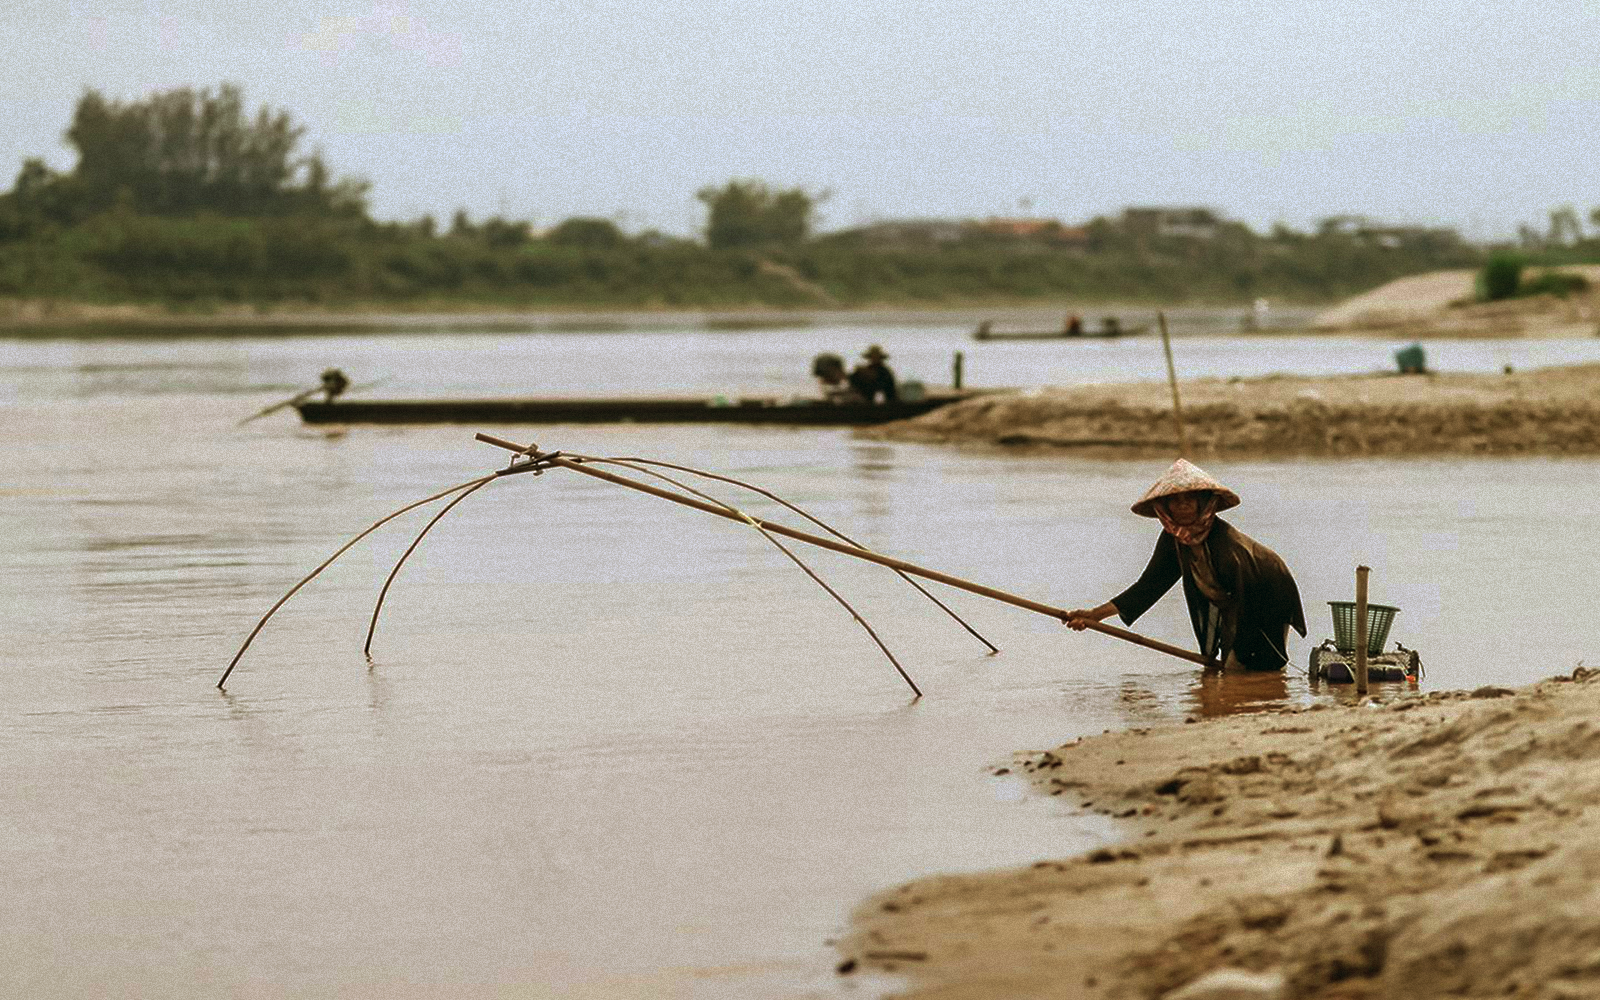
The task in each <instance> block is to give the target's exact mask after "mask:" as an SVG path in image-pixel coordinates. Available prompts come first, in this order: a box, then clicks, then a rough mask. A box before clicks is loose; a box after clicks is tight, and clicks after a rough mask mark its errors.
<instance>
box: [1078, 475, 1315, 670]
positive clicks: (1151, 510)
mask: <svg viewBox="0 0 1600 1000" xmlns="http://www.w3.org/2000/svg"><path fill="white" fill-rule="evenodd" d="M1238 505H1239V495H1238V494H1237V493H1235V492H1233V491H1232V490H1230V489H1228V488H1227V487H1226V486H1223V485H1222V484H1221V483H1219V482H1217V481H1216V480H1215V479H1213V478H1212V477H1211V476H1210V475H1209V474H1207V473H1206V472H1205V471H1203V470H1202V469H1200V468H1199V467H1198V466H1196V465H1193V464H1191V463H1189V462H1188V461H1185V460H1184V459H1181V458H1180V459H1178V460H1177V461H1176V462H1174V463H1173V464H1172V467H1171V468H1170V469H1168V470H1167V472H1166V474H1165V475H1163V476H1162V477H1161V478H1160V480H1158V481H1157V482H1156V484H1155V485H1154V486H1152V487H1150V489H1149V490H1148V491H1146V492H1145V495H1144V496H1142V497H1140V498H1139V502H1138V503H1136V504H1134V505H1133V512H1134V513H1135V514H1138V515H1139V516H1140V517H1153V518H1156V519H1157V520H1159V521H1160V522H1161V528H1162V531H1161V537H1160V538H1158V539H1157V540H1156V550H1155V553H1154V554H1153V555H1151V557H1150V563H1149V565H1147V566H1146V567H1145V570H1144V573H1142V574H1141V575H1140V577H1139V579H1138V580H1136V581H1135V582H1134V584H1133V586H1131V587H1129V588H1128V589H1127V590H1125V591H1123V592H1122V593H1121V594H1118V595H1117V596H1116V597H1113V598H1112V599H1111V600H1109V601H1107V602H1106V603H1104V604H1102V605H1100V606H1099V607H1095V608H1084V609H1078V610H1074V611H1069V612H1067V613H1066V616H1065V618H1064V619H1063V621H1064V622H1065V624H1067V625H1068V626H1069V627H1071V628H1073V629H1076V630H1077V631H1080V632H1081V631H1083V630H1084V629H1085V628H1087V627H1088V622H1090V621H1097V622H1098V621H1104V620H1105V619H1107V618H1109V617H1111V616H1112V615H1118V616H1120V617H1121V618H1122V621H1123V622H1124V623H1125V624H1128V625H1132V624H1133V623H1134V622H1135V621H1137V620H1138V619H1139V616H1140V615H1142V614H1144V613H1145V612H1146V611H1148V610H1149V609H1150V607H1151V606H1152V605H1153V604H1155V603H1156V601H1157V600H1159V599H1160V598H1161V596H1162V595H1163V594H1165V593H1166V592H1167V591H1168V590H1171V589H1172V585H1173V584H1174V583H1177V582H1178V581H1179V580H1180V579H1181V580H1182V581H1183V597H1184V600H1185V602H1187V604H1188V606H1189V619H1190V622H1191V623H1192V624H1193V625H1194V634H1195V638H1196V639H1198V640H1199V642H1200V654H1201V655H1202V656H1204V657H1205V658H1206V659H1207V660H1209V661H1210V662H1211V663H1212V664H1220V665H1221V667H1222V669H1224V670H1234V669H1244V670H1281V669H1283V666H1284V664H1286V663H1287V662H1288V660H1289V658H1288V654H1287V652H1286V650H1287V647H1288V642H1289V628H1290V626H1293V627H1294V630H1295V631H1296V632H1298V633H1300V635H1302V636H1304V635H1305V634H1306V619H1305V612H1304V610H1303V609H1302V608H1301V606H1300V589H1299V588H1298V587H1297V586H1296V585H1295V582H1294V577H1293V576H1292V575H1291V574H1290V573H1289V567H1288V566H1286V565H1285V564H1284V561H1283V560H1282V559H1281V558H1279V556H1278V554H1277V553H1276V552H1273V551H1272V550H1271V549H1269V548H1267V547H1266V546H1265V545H1262V544H1261V543H1260V542H1258V541H1256V540H1255V539H1253V538H1251V537H1249V536H1248V535H1246V534H1245V533H1244V532H1242V531H1240V530H1239V529H1238V528H1235V527H1234V526H1233V525H1231V524H1229V523H1228V522H1226V521H1224V520H1222V519H1221V518H1219V517H1217V514H1219V513H1221V512H1222V511H1225V510H1229V509H1231V508H1233V507H1237V506H1238Z"/></svg>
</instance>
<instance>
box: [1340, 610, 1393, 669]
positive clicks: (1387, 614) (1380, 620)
mask: <svg viewBox="0 0 1600 1000" xmlns="http://www.w3.org/2000/svg"><path fill="white" fill-rule="evenodd" d="M1328 606H1329V607H1330V608H1332V609H1333V644H1334V645H1335V646H1337V647H1338V649H1339V652H1341V653H1353V652H1355V649H1356V604H1355V602H1354V601H1329V602H1328ZM1399 613H1400V609H1399V608H1395V607H1390V606H1389V605H1387V604H1368V605H1367V655H1368V656H1376V655H1378V654H1379V653H1381V652H1383V644H1384V643H1386V642H1388V641H1389V626H1391V625H1393V624H1394V616H1395V615H1397V614H1399Z"/></svg>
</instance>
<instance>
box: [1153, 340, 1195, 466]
mask: <svg viewBox="0 0 1600 1000" xmlns="http://www.w3.org/2000/svg"><path fill="white" fill-rule="evenodd" d="M1156 322H1157V323H1158V324H1160V326H1161V349H1162V350H1164V351H1165V352H1166V353H1167V384H1168V385H1170V386H1171V387H1172V420H1173V422H1174V423H1176V424H1177V425H1178V457H1179V458H1188V457H1189V439H1188V437H1187V436H1186V435H1185V434H1184V432H1183V404H1182V403H1181V402H1179V400H1178V369H1177V368H1176V366H1174V365H1173V363H1172V338H1171V337H1169V336H1168V335H1167V314H1166V313H1164V312H1158V313H1156Z"/></svg>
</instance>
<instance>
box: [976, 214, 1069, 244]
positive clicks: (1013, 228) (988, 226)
mask: <svg viewBox="0 0 1600 1000" xmlns="http://www.w3.org/2000/svg"><path fill="white" fill-rule="evenodd" d="M972 227H973V228H974V229H976V230H978V231H979V232H982V233H987V234H989V235H993V236H1011V237H1015V238H1017V239H1031V240H1040V241H1042V242H1046V243H1056V244H1066V245H1069V246H1077V247H1085V246H1088V245H1089V231H1088V230H1087V229H1085V228H1083V227H1082V226H1063V225H1062V224H1061V222H1060V221H1059V220H1057V219H999V218H989V219H984V220H983V221H982V222H975V223H973V224H972Z"/></svg>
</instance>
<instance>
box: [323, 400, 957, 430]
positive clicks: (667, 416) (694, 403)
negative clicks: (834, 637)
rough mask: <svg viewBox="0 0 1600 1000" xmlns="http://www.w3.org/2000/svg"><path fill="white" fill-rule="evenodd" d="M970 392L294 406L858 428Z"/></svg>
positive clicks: (428, 414)
mask: <svg viewBox="0 0 1600 1000" xmlns="http://www.w3.org/2000/svg"><path fill="white" fill-rule="evenodd" d="M978 394H979V393H978V392H976V391H964V392H963V391H954V392H951V391H945V392H930V393H929V394H928V395H926V396H924V397H922V398H921V399H916V400H902V401H901V402H898V403H830V402H827V401H824V400H820V399H815V400H813V399H782V398H778V397H766V396H760V397H736V398H724V397H721V396H715V397H668V398H660V397H656V398H630V397H617V398H612V399H561V398H543V399H370V400H360V399H339V400H335V401H333V402H324V401H320V400H318V401H308V402H301V403H296V404H295V409H296V410H299V411H300V417H301V419H302V420H304V421H305V422H306V423H308V424H594V423H630V422H631V423H653V424H793V425H797V426H808V427H826V426H846V427H848V426H864V425H869V424H882V423H887V422H889V421H891V420H904V419H906V418H907V417H916V416H921V415H922V414H924V413H928V412H930V411H932V410H936V409H938V408H939V407H941V406H947V405H949V404H950V403H955V402H959V401H960V400H963V399H970V398H972V397H973V396H975V395H978Z"/></svg>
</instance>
